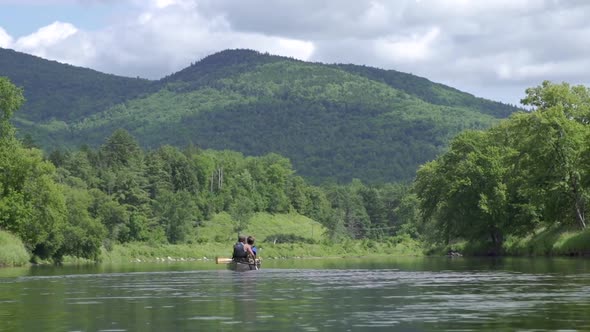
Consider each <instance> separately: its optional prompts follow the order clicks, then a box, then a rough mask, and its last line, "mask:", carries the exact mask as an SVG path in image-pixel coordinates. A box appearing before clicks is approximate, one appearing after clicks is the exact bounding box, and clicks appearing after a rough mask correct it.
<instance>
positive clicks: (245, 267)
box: [227, 259, 260, 272]
mask: <svg viewBox="0 0 590 332" xmlns="http://www.w3.org/2000/svg"><path fill="white" fill-rule="evenodd" d="M227 268H228V269H229V270H232V271H237V272H246V271H255V270H260V260H259V259H257V260H256V264H248V263H246V262H234V261H231V262H229V263H227Z"/></svg>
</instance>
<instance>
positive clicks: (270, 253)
mask: <svg viewBox="0 0 590 332" xmlns="http://www.w3.org/2000/svg"><path fill="white" fill-rule="evenodd" d="M232 244H233V243H231V242H223V243H221V242H213V243H201V244H193V245H172V244H164V245H161V244H160V245H159V244H153V245H150V244H147V243H127V244H121V245H115V246H114V247H113V248H112V250H110V251H107V250H106V249H103V251H102V255H101V258H102V262H104V263H127V262H159V261H192V260H213V259H215V257H231V247H232ZM258 249H259V255H260V257H262V258H263V259H281V258H314V257H346V256H386V255H392V256H422V255H423V250H422V247H421V245H420V243H418V242H417V241H415V240H413V239H410V238H406V237H392V238H388V239H386V240H383V241H373V240H345V241H342V242H339V243H276V244H273V243H260V244H259V245H258Z"/></svg>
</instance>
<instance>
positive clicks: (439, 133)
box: [0, 49, 518, 182]
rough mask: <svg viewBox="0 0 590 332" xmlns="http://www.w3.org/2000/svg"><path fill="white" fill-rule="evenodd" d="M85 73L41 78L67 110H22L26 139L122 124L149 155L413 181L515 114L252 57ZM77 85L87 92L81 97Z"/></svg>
mask: <svg viewBox="0 0 590 332" xmlns="http://www.w3.org/2000/svg"><path fill="white" fill-rule="evenodd" d="M0 51H1V50H0ZM1 55H2V54H1V53H0V75H3V74H4V72H5V71H4V68H3V64H4V63H5V62H6V61H3V60H1V59H2V56H1ZM28 60H29V61H31V59H28ZM37 61H41V60H37ZM13 62H14V61H13ZM36 65H37V66H42V65H51V66H56V64H55V63H44V62H42V61H41V63H37V64H36ZM69 69H70V70H71V68H69ZM53 70H54V71H59V68H53ZM64 70H65V69H64ZM21 71H24V72H25V73H26V74H28V75H29V77H30V76H33V74H34V73H30V72H27V71H26V70H24V69H22V68H21ZM50 72H51V71H50ZM79 73H81V74H80V75H82V78H79V77H74V78H75V79H70V81H68V82H64V83H63V84H56V83H55V82H53V81H52V80H54V78H51V77H49V78H42V79H40V80H39V81H40V82H44V81H48V82H50V85H51V84H53V85H51V86H56V87H57V88H58V89H56V90H55V95H56V99H57V100H58V101H62V103H61V104H57V105H61V107H63V108H64V109H65V110H66V111H61V112H60V111H59V110H61V109H58V111H56V110H55V108H56V106H53V105H52V104H51V103H52V99H49V101H47V100H44V99H43V98H41V97H39V96H35V98H34V99H33V100H34V101H35V102H37V104H34V105H36V107H37V111H36V112H30V110H29V108H28V107H29V106H27V104H25V106H24V107H23V110H22V111H23V112H22V113H21V114H18V113H17V115H18V117H17V119H16V123H17V125H18V126H19V127H20V128H21V130H22V131H23V133H25V134H30V135H31V136H32V137H33V138H34V140H35V141H37V142H40V144H41V145H42V146H44V147H45V148H46V149H47V148H49V149H50V148H55V147H56V146H70V147H73V146H77V145H81V144H90V145H98V144H101V143H102V142H103V141H104V139H105V138H106V137H108V136H109V135H110V134H111V133H112V132H113V131H114V130H115V129H117V128H124V129H126V130H128V131H129V132H130V133H131V134H132V135H134V136H135V137H137V139H138V141H139V142H140V143H141V144H142V145H144V146H147V147H157V146H160V145H163V144H171V145H175V146H186V145H189V144H195V145H197V146H199V147H202V148H212V149H219V150H223V149H231V150H236V151H240V152H242V153H244V154H247V155H261V154H265V153H271V152H275V153H280V154H282V155H284V156H286V157H288V158H290V159H291V160H292V162H293V165H294V166H295V169H296V170H297V171H298V172H300V173H301V174H302V175H304V176H306V177H308V178H310V179H312V180H313V181H314V182H323V181H337V182H347V181H350V180H351V179H353V178H360V179H362V180H363V181H366V182H388V181H399V180H408V179H411V178H412V177H413V175H414V172H415V170H416V168H417V167H418V165H420V164H422V163H424V162H426V161H428V160H431V159H433V158H435V157H436V156H437V155H438V154H440V153H441V152H442V151H444V149H445V148H446V144H447V142H448V141H449V139H450V138H451V137H453V136H454V135H456V134H457V133H458V132H460V131H462V130H465V129H484V128H487V127H489V126H490V125H491V124H492V123H495V122H496V121H498V119H501V118H503V117H506V116H507V115H509V114H510V113H512V112H514V111H517V110H518V109H517V108H516V107H513V106H510V105H505V104H502V103H499V102H494V101H489V100H486V99H482V98H476V97H474V96H472V95H470V94H468V93H465V92H462V91H459V90H457V89H454V88H451V87H447V86H445V85H442V84H438V83H433V82H431V81H429V80H428V79H426V78H421V77H418V76H414V75H412V74H405V73H400V72H397V71H393V70H383V69H378V68H372V67H366V66H358V65H352V64H323V63H314V62H305V61H301V60H296V59H291V58H288V57H282V56H276V55H270V54H264V53H260V52H256V51H252V50H244V49H238V50H224V51H221V52H218V53H215V54H212V55H209V56H207V57H205V58H203V59H201V60H200V61H198V62H196V63H194V64H191V65H190V66H188V67H186V68H184V69H182V70H179V71H177V72H175V73H173V74H170V75H168V76H166V77H163V78H162V79H160V80H158V81H149V80H141V79H132V78H122V79H121V80H120V81H119V80H117V77H116V76H113V75H109V76H102V75H100V73H98V74H96V73H95V72H94V71H92V70H90V71H84V70H82V71H80V72H79ZM93 75H96V76H93ZM105 75H108V74H105ZM61 77H63V78H64V79H66V80H67V79H68V78H69V76H68V75H62V76H61ZM93 77H95V78H96V80H93ZM9 78H10V76H9ZM17 82H18V77H17ZM21 82H25V83H26V82H27V81H26V80H22V79H21ZM76 82H78V83H81V85H80V86H79V88H80V89H82V90H83V91H80V92H79V93H72V91H73V92H76V91H75V90H76V89H75V87H76ZM17 84H18V83H17ZM97 86H98V88H97ZM24 87H25V94H26V91H27V89H29V87H27V86H26V85H25V86H24ZM34 87H35V86H33V88H34ZM72 87H74V88H72ZM68 89H69V90H68ZM97 89H98V90H97ZM86 90H88V91H86ZM97 91H99V92H101V93H97ZM35 92H38V89H33V94H34V93H35ZM58 97H61V98H58ZM92 98H96V100H97V103H96V104H92V100H93V99H92ZM43 101H45V104H44V103H43ZM68 101H70V102H71V101H73V103H72V104H71V105H70V106H69V107H70V108H72V109H71V112H67V110H68V105H67V102H68ZM84 103H87V104H84ZM80 104H82V105H83V106H85V107H79V105H80ZM43 107H44V108H43ZM39 109H42V110H44V111H45V112H46V113H44V114H42V116H39ZM19 113H20V112H19Z"/></svg>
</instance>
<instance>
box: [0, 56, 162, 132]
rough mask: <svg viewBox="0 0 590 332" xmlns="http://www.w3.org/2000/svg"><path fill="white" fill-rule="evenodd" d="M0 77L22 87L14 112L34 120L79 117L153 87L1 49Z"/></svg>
mask: <svg viewBox="0 0 590 332" xmlns="http://www.w3.org/2000/svg"><path fill="white" fill-rule="evenodd" d="M0 76H6V77H8V78H9V79H10V80H11V81H12V83H14V84H15V85H16V86H19V87H22V88H24V95H25V98H26V103H25V105H24V106H23V109H22V111H20V112H19V114H18V115H19V117H20V118H21V119H26V120H29V121H33V122H36V123H37V122H41V121H46V120H49V119H55V120H61V121H66V122H70V121H76V120H80V119H81V118H83V117H84V116H87V115H90V114H94V113H97V112H100V111H104V110H105V109H107V108H109V107H112V106H114V105H116V104H118V103H120V102H123V101H125V100H127V99H130V98H133V97H137V96H140V95H142V94H147V93H149V92H151V91H152V90H153V89H154V88H155V83H154V82H151V81H148V80H145V79H139V78H127V77H120V76H115V75H108V74H103V73H100V72H98V71H95V70H91V69H87V68H81V67H75V66H71V65H67V64H63V63H59V62H56V61H49V60H45V59H42V58H39V57H36V56H32V55H29V54H25V53H20V52H16V51H13V50H10V49H3V48H0ZM152 87H154V88H152Z"/></svg>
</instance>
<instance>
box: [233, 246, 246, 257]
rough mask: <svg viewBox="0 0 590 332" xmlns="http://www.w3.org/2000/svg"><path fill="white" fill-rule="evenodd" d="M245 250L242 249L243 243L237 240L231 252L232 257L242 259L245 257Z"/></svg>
mask: <svg viewBox="0 0 590 332" xmlns="http://www.w3.org/2000/svg"><path fill="white" fill-rule="evenodd" d="M246 256H247V254H246V250H244V244H243V243H242V242H238V243H236V244H235V245H234V253H233V254H232V258H233V259H244V258H246Z"/></svg>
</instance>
